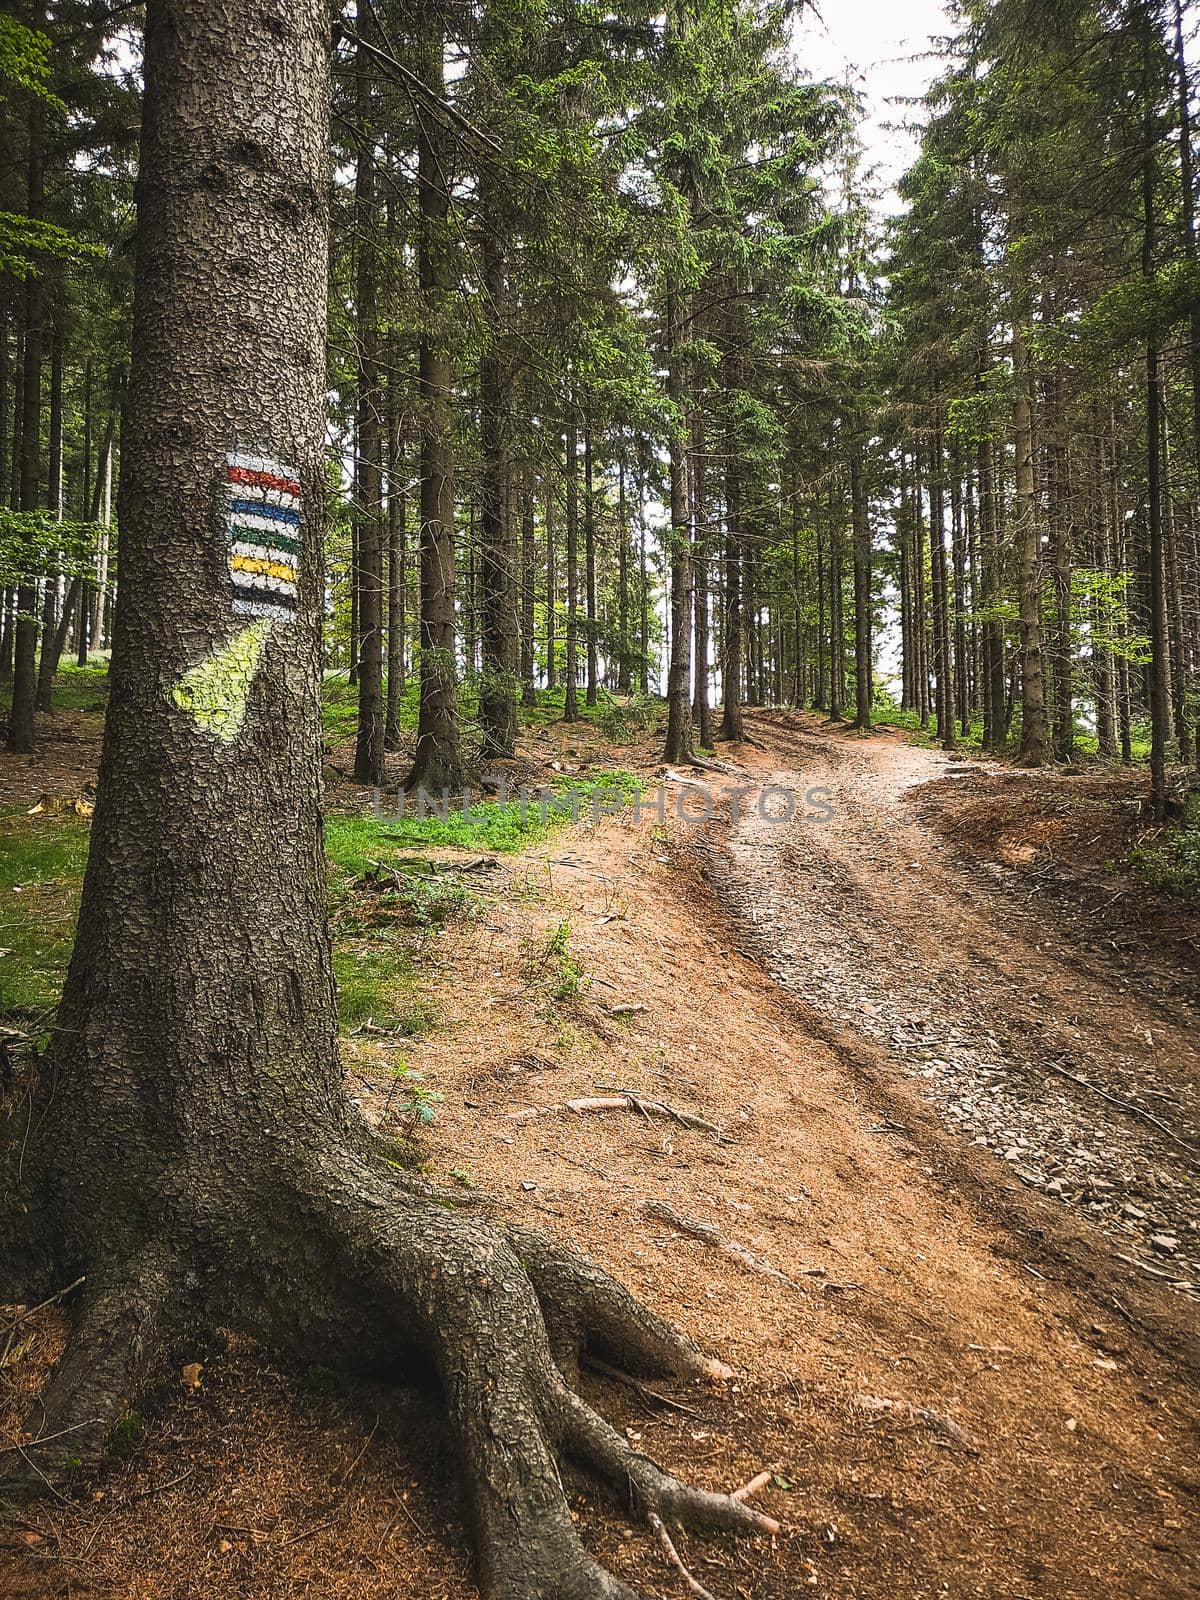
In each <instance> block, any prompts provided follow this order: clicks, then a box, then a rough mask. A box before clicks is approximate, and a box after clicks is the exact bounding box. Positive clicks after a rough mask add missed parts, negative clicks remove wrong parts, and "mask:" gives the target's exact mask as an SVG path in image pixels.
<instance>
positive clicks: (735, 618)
mask: <svg viewBox="0 0 1200 1600" xmlns="http://www.w3.org/2000/svg"><path fill="white" fill-rule="evenodd" d="M737 451H738V440H737V432H736V430H735V428H734V426H733V424H732V422H730V423H729V424H728V425H727V426H726V429H725V637H724V641H723V643H724V650H723V652H722V662H721V679H722V683H721V687H722V696H723V700H724V706H723V710H722V715H721V738H722V739H731V740H732V741H733V742H734V743H735V744H737V743H740V742H741V740H742V739H743V738H744V737H745V731H744V728H743V725H742V470H741V461H740V460H739V458H738V454H737Z"/></svg>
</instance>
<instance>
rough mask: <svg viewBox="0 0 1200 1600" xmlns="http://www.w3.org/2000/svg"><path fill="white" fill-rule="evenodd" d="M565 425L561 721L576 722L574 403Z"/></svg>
mask: <svg viewBox="0 0 1200 1600" xmlns="http://www.w3.org/2000/svg"><path fill="white" fill-rule="evenodd" d="M570 406H571V417H570V421H569V422H568V424H567V435H566V461H567V641H566V643H567V659H566V687H565V693H564V696H563V721H564V722H578V721H579V430H578V428H577V426H576V423H575V403H574V400H573V399H572V401H571V402H570Z"/></svg>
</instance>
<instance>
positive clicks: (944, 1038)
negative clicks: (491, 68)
mask: <svg viewBox="0 0 1200 1600" xmlns="http://www.w3.org/2000/svg"><path fill="white" fill-rule="evenodd" d="M749 726H750V728H751V730H752V734H753V737H754V738H755V739H756V740H757V741H759V746H760V747H759V748H755V747H749V750H748V755H749V760H748V761H747V763H746V764H747V766H748V767H749V768H750V771H751V775H752V776H753V778H754V779H755V781H757V782H759V783H762V782H764V781H766V782H768V783H770V784H772V785H776V786H778V787H779V788H780V789H781V790H784V791H791V792H792V793H794V794H796V795H797V796H798V803H797V810H796V816H795V818H794V820H793V821H792V822H791V823H786V822H783V821H781V820H780V819H777V818H772V817H768V818H767V819H765V820H764V818H763V816H762V811H763V810H764V809H766V810H768V811H769V810H771V809H772V806H773V808H774V809H775V810H776V811H780V812H782V810H783V809H784V801H783V800H782V797H778V798H777V799H776V800H775V801H774V802H771V801H768V802H767V804H766V805H765V806H764V807H760V806H758V805H755V804H750V805H744V806H742V807H741V808H740V814H739V817H738V819H737V822H736V824H735V826H734V827H733V828H732V829H731V832H730V837H729V843H728V851H729V861H730V872H729V876H728V879H727V880H726V884H727V887H726V889H725V891H724V898H725V899H726V902H727V903H728V904H729V905H731V906H732V907H733V908H734V909H735V910H736V911H737V912H738V913H739V914H740V915H741V916H742V917H743V918H745V919H746V920H748V921H749V923H750V925H751V928H752V930H753V933H752V936H753V939H754V942H755V946H756V949H757V951H758V953H759V954H760V957H761V958H762V959H764V960H765V961H766V962H767V964H768V966H769V967H770V970H771V971H772V973H773V974H774V976H775V977H776V979H777V981H779V982H780V983H782V984H784V985H786V987H787V988H788V989H789V990H790V991H791V992H792V993H795V994H797V995H799V996H801V997H802V998H803V1000H804V1001H805V1002H806V1004H807V1005H808V1006H811V1007H812V1009H813V1010H814V1011H815V1012H816V1013H817V1014H818V1015H819V1016H821V1017H822V1018H824V1019H826V1020H827V1021H828V1022H830V1023H831V1024H833V1025H834V1026H835V1027H837V1028H840V1029H844V1030H847V1031H848V1032H850V1033H851V1034H853V1035H857V1036H858V1037H860V1038H864V1039H866V1040H869V1041H871V1042H872V1043H873V1044H874V1045H876V1046H877V1047H879V1049H880V1050H881V1051H882V1052H884V1054H885V1057H886V1059H887V1061H888V1062H889V1063H890V1065H891V1067H892V1068H893V1070H894V1074H895V1075H896V1076H897V1077H902V1078H904V1079H907V1080H911V1082H912V1083H913V1084H914V1085H915V1086H916V1087H917V1088H918V1089H919V1091H920V1093H921V1095H922V1096H923V1097H924V1098H925V1099H926V1100H927V1101H928V1102H930V1103H931V1104H932V1105H933V1106H934V1107H935V1108H936V1109H937V1111H938V1112H939V1113H940V1115H941V1116H942V1117H943V1118H944V1119H945V1121H946V1122H947V1123H948V1124H949V1125H950V1126H951V1127H953V1128H956V1129H958V1130H959V1131H960V1132H961V1134H962V1136H963V1138H964V1141H966V1142H967V1143H968V1144H969V1145H970V1146H971V1147H973V1148H975V1149H979V1150H983V1151H991V1152H992V1153H993V1154H994V1155H995V1156H996V1157H998V1158H999V1159H1000V1160H1001V1161H1002V1162H1004V1163H1007V1164H1008V1166H1009V1167H1010V1168H1011V1171H1012V1173H1013V1174H1014V1175H1015V1176H1016V1177H1017V1178H1018V1179H1019V1180H1020V1181H1021V1182H1022V1183H1023V1184H1025V1185H1026V1186H1027V1187H1028V1188H1030V1189H1032V1190H1040V1191H1041V1192H1042V1193H1043V1194H1045V1195H1047V1196H1050V1197H1052V1198H1053V1199H1054V1200H1055V1201H1057V1202H1059V1203H1060V1204H1061V1205H1063V1206H1066V1207H1069V1208H1071V1209H1072V1210H1073V1212H1074V1213H1075V1214H1076V1215H1077V1216H1081V1217H1082V1218H1084V1219H1086V1221H1087V1222H1088V1223H1091V1224H1094V1225H1096V1226H1097V1227H1098V1228H1099V1229H1100V1230H1101V1231H1102V1233H1103V1234H1104V1236H1105V1238H1106V1239H1107V1240H1108V1241H1110V1244H1111V1248H1112V1252H1113V1256H1114V1259H1115V1261H1116V1262H1117V1263H1120V1264H1121V1265H1123V1266H1124V1267H1125V1268H1126V1270H1127V1272H1128V1273H1129V1274H1131V1275H1132V1276H1133V1277H1135V1278H1138V1277H1140V1278H1141V1279H1150V1280H1153V1281H1157V1282H1160V1283H1162V1284H1163V1285H1164V1286H1169V1287H1170V1288H1171V1289H1172V1290H1173V1291H1174V1293H1175V1295H1176V1296H1178V1297H1180V1298H1181V1299H1184V1300H1187V1301H1189V1302H1191V1303H1192V1306H1193V1307H1194V1306H1195V1305H1197V1304H1200V1208H1198V1207H1197V1203H1196V1185H1197V1181H1198V1180H1200V1030H1198V1028H1197V1016H1196V1012H1195V1010H1194V1008H1193V1006H1192V1005H1191V1003H1190V1001H1189V999H1188V998H1187V997H1186V994H1184V993H1181V992H1179V991H1180V990H1183V989H1186V982H1181V983H1180V984H1177V985H1174V988H1175V990H1176V992H1175V993H1173V994H1172V995H1171V996H1170V998H1169V999H1167V998H1165V997H1164V995H1163V992H1162V991H1163V989H1164V987H1172V986H1171V985H1170V984H1164V981H1163V978H1164V975H1163V973H1162V972H1161V971H1160V970H1155V971H1154V972H1153V973H1152V974H1147V975H1145V977H1143V975H1142V974H1141V973H1140V972H1139V970H1138V968H1137V966H1136V964H1134V965H1130V964H1128V963H1123V962H1122V960H1121V959H1120V958H1119V956H1106V954H1105V942H1104V940H1103V939H1102V938H1101V939H1094V940H1091V941H1090V948H1088V949H1087V950H1084V951H1081V950H1080V948H1079V941H1078V940H1077V939H1076V938H1073V937H1070V936H1069V935H1068V932H1067V930H1066V929H1065V928H1064V927H1063V926H1062V924H1061V923H1060V922H1059V920H1058V919H1057V918H1056V915H1055V908H1054V905H1053V903H1051V904H1049V905H1043V904H1042V903H1040V902H1039V903H1037V904H1034V903H1032V902H1033V901H1034V895H1033V894H1032V893H1031V892H1030V886H1029V884H1028V882H1027V881H1026V879H1024V878H1023V877H1022V875H1020V874H1019V873H1017V872H1012V871H1006V870H1005V869H1004V868H1003V867H1000V866H997V865H996V864H995V863H992V862H988V863H981V862H979V861H977V860H975V861H967V860H965V859H964V857H963V855H962V853H961V852H959V851H958V850H956V849H955V847H954V846H953V845H952V844H951V843H949V842H948V841H947V840H946V839H945V838H944V837H943V836H942V835H941V834H940V833H939V832H938V831H936V830H935V829H934V828H933V827H932V826H930V825H929V822H928V821H927V820H925V817H926V814H927V807H923V806H922V805H921V804H920V802H921V801H922V800H923V799H924V798H925V797H926V796H936V800H934V801H933V803H935V804H936V803H938V802H939V801H940V802H944V801H945V800H946V799H947V798H949V797H950V794H951V793H952V790H953V786H957V785H961V784H963V783H967V784H969V783H970V782H971V781H972V779H973V777H974V776H975V775H976V774H977V772H978V771H979V765H978V764H977V763H972V764H966V765H964V764H963V763H962V762H961V761H956V760H955V758H954V757H953V756H950V755H946V754H943V753H942V752H940V751H934V750H929V749H925V748H922V747H918V746H914V745H912V744H910V743H908V742H907V741H906V740H905V739H903V738H902V737H898V736H896V735H894V734H891V733H888V732H883V733H876V734H874V735H872V736H871V737H869V738H863V737H861V736H857V735H855V734H853V733H852V732H850V731H849V730H847V729H835V728H830V727H829V726H828V725H827V724H824V723H822V722H819V721H818V720H817V719H816V718H815V717H797V716H794V715H789V714H783V713H779V714H773V713H761V714H759V715H757V716H752V717H751V718H750V719H749ZM934 782H938V783H939V786H940V787H939V790H938V791H930V790H928V789H926V788H925V786H926V785H929V784H931V783H934ZM813 787H820V788H821V789H822V791H826V792H827V794H828V801H827V806H826V807H820V808H818V812H817V814H816V815H812V814H810V815H805V812H806V810H807V811H808V812H810V813H812V812H813V808H812V807H808V808H806V807H805V806H804V804H803V798H802V797H803V796H804V794H805V793H806V792H807V791H808V790H809V789H811V788H813ZM826 811H828V812H831V813H832V814H831V815H828V816H826V815H825V814H824V813H825V812H826ZM1181 1309H1182V1308H1181ZM1182 1320H1183V1321H1184V1322H1186V1321H1187V1320H1188V1318H1187V1316H1186V1315H1185V1316H1184V1317H1183V1318H1182Z"/></svg>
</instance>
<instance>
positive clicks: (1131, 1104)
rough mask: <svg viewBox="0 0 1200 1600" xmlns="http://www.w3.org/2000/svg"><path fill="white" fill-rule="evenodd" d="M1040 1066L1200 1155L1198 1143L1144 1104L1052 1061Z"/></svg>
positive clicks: (1181, 1146) (1189, 1152)
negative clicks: (1122, 1095)
mask: <svg viewBox="0 0 1200 1600" xmlns="http://www.w3.org/2000/svg"><path fill="white" fill-rule="evenodd" d="M1042 1066H1044V1067H1048V1068H1049V1070H1050V1071H1051V1072H1057V1073H1058V1075H1059V1077H1060V1078H1066V1079H1067V1080H1068V1082H1070V1083H1077V1084H1078V1085H1079V1087H1080V1088H1081V1089H1088V1090H1090V1091H1091V1093H1092V1094H1094V1095H1098V1096H1099V1097H1100V1099H1101V1100H1107V1101H1108V1103H1109V1105H1110V1106H1119V1107H1120V1109H1121V1110H1122V1111H1129V1112H1132V1114H1133V1115H1134V1116H1135V1117H1141V1119H1142V1121H1143V1122H1148V1123H1149V1124H1150V1126H1151V1127H1152V1128H1157V1129H1158V1131H1159V1133H1161V1134H1162V1135H1163V1137H1164V1138H1166V1139H1170V1141H1171V1143H1172V1144H1177V1145H1178V1146H1179V1148H1180V1149H1181V1150H1186V1151H1187V1153H1188V1155H1190V1156H1192V1157H1193V1158H1194V1157H1196V1156H1200V1145H1195V1144H1193V1143H1192V1142H1191V1140H1190V1139H1184V1138H1182V1137H1181V1136H1180V1135H1179V1134H1178V1133H1176V1132H1175V1130H1174V1129H1173V1128H1171V1127H1168V1125H1167V1124H1166V1123H1165V1122H1163V1121H1162V1120H1161V1119H1160V1118H1158V1117H1156V1116H1155V1115H1154V1113H1153V1112H1152V1111H1147V1110H1146V1108H1145V1106H1139V1105H1138V1104H1137V1103H1136V1101H1133V1100H1122V1099H1121V1097H1120V1095H1117V1094H1109V1092H1108V1090H1107V1089H1102V1088H1101V1087H1100V1086H1099V1084H1096V1083H1092V1082H1090V1081H1089V1080H1088V1079H1087V1078H1081V1077H1080V1076H1079V1074H1078V1073H1077V1072H1068V1071H1067V1069H1066V1067H1059V1066H1056V1065H1055V1063H1054V1062H1053V1061H1043V1062H1042Z"/></svg>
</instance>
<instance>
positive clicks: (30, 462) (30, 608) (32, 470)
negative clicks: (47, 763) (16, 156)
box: [8, 4, 46, 755]
mask: <svg viewBox="0 0 1200 1600" xmlns="http://www.w3.org/2000/svg"><path fill="white" fill-rule="evenodd" d="M44 18H45V6H44V4H38V5H35V6H34V8H33V17H32V21H33V25H34V26H35V27H37V26H38V24H39V22H40V21H42V20H44ZM29 101H30V106H29V118H28V146H29V148H28V167H27V177H26V211H27V214H28V215H29V217H30V218H32V219H34V220H38V219H40V218H41V216H42V212H43V208H44V198H45V196H44V190H45V155H46V131H45V111H44V109H43V106H42V102H41V100H40V99H39V98H38V97H37V96H36V95H30V96H29ZM45 305H46V296H45V288H44V280H43V277H42V274H41V272H40V271H39V272H36V273H32V274H31V275H30V276H29V277H28V278H27V279H26V280H25V326H24V329H23V335H24V339H23V360H22V374H21V439H20V449H19V452H18V454H17V467H18V481H19V495H18V501H17V503H18V507H19V509H20V510H21V511H24V512H27V513H30V514H32V513H34V512H36V511H38V510H40V509H41V454H42V345H43V341H44V337H45V329H44V326H43V323H44V318H45ZM37 600H38V592H37V581H36V579H35V578H34V577H33V576H32V575H29V576H26V577H24V578H22V580H21V582H20V584H19V585H18V586H17V618H16V625H15V627H14V630H13V687H12V707H11V710H10V712H9V721H8V747H9V749H10V750H12V751H13V753H14V754H16V755H32V754H33V752H34V751H35V750H36V748H37V735H36V728H35V711H36V706H37V638H38V621H37Z"/></svg>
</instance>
